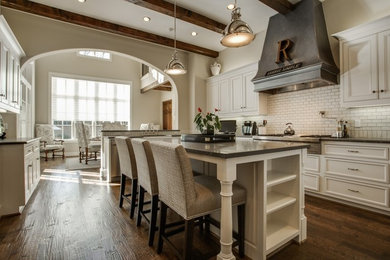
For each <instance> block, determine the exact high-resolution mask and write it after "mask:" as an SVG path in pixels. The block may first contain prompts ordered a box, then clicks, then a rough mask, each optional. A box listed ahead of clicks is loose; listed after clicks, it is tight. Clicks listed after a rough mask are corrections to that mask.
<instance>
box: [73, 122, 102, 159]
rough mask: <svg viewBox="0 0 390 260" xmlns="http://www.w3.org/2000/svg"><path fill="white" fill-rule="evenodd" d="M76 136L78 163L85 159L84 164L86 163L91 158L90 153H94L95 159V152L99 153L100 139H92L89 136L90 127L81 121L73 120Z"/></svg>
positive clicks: (95, 157)
mask: <svg viewBox="0 0 390 260" xmlns="http://www.w3.org/2000/svg"><path fill="white" fill-rule="evenodd" d="M75 128H76V138H77V142H78V145H79V160H80V163H81V162H82V160H83V159H85V164H88V161H90V160H91V159H92V158H91V157H90V154H94V155H95V156H94V158H93V159H94V160H97V154H98V153H100V149H101V141H92V140H91V138H90V136H91V135H90V132H91V131H90V128H89V127H88V126H86V125H84V123H83V122H81V121H77V122H75Z"/></svg>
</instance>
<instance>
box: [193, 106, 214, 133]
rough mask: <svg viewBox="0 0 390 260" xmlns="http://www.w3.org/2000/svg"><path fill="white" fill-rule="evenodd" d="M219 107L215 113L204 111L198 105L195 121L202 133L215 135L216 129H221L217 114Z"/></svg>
mask: <svg viewBox="0 0 390 260" xmlns="http://www.w3.org/2000/svg"><path fill="white" fill-rule="evenodd" d="M218 111H219V109H217V108H215V109H214V113H210V112H207V113H206V114H203V113H202V109H201V108H200V107H198V114H196V116H195V119H194V123H195V124H196V129H198V130H199V131H200V132H201V133H202V134H207V135H213V134H214V131H215V130H217V131H218V130H220V129H221V122H220V121H219V117H218V116H217V115H216V114H215V113H217V112H218Z"/></svg>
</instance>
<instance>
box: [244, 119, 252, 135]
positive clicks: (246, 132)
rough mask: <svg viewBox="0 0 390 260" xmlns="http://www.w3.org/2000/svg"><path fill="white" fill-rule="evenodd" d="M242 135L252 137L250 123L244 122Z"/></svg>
mask: <svg viewBox="0 0 390 260" xmlns="http://www.w3.org/2000/svg"><path fill="white" fill-rule="evenodd" d="M242 134H243V135H252V121H244V124H243V125H242Z"/></svg>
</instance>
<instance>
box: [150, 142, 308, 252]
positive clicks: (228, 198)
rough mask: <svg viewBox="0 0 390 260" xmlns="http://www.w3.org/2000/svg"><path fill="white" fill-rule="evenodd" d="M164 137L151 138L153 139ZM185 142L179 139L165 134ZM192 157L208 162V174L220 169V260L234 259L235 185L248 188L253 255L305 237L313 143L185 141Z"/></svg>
mask: <svg viewBox="0 0 390 260" xmlns="http://www.w3.org/2000/svg"><path fill="white" fill-rule="evenodd" d="M153 140H159V138H150V141H153ZM160 140H164V141H168V142H181V141H180V139H179V138H161V139H160ZM181 144H182V145H183V147H184V148H185V149H186V151H187V153H188V154H189V156H190V158H191V159H194V160H197V161H202V162H206V165H207V166H204V170H205V171H204V173H205V174H210V175H211V174H212V172H213V170H212V168H214V169H215V168H216V175H217V178H218V179H219V180H220V182H221V203H222V205H221V216H220V221H221V229H220V244H221V251H220V253H219V255H218V259H235V257H234V255H233V253H232V244H233V238H232V230H233V227H234V225H233V218H232V217H233V208H232V195H233V193H232V184H233V182H234V181H237V182H238V183H240V184H241V185H242V186H244V187H245V188H246V189H247V203H246V220H245V222H246V223H245V225H246V227H245V231H246V234H245V250H246V252H245V253H246V255H247V256H249V257H250V258H252V259H266V256H267V255H268V254H269V253H271V252H273V251H275V250H276V249H278V248H280V247H281V246H283V245H284V244H286V243H287V242H289V241H291V240H295V241H296V242H298V243H300V242H302V241H303V240H305V239H306V217H305V215H304V193H303V185H302V169H303V158H304V157H305V156H306V148H307V147H308V145H306V144H302V143H289V142H266V141H253V140H252V139H248V140H236V142H230V143H214V144H210V143H207V144H206V143H193V142H181Z"/></svg>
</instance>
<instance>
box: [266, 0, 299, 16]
mask: <svg viewBox="0 0 390 260" xmlns="http://www.w3.org/2000/svg"><path fill="white" fill-rule="evenodd" d="M259 1H260V2H262V3H263V4H265V5H267V6H269V7H271V8H272V9H274V10H275V11H277V12H278V13H281V14H287V13H288V12H290V11H291V10H293V9H294V5H293V4H292V3H290V2H289V1H288V0H259Z"/></svg>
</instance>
